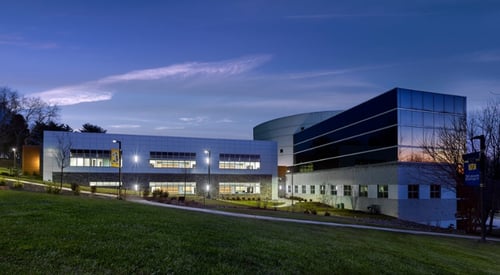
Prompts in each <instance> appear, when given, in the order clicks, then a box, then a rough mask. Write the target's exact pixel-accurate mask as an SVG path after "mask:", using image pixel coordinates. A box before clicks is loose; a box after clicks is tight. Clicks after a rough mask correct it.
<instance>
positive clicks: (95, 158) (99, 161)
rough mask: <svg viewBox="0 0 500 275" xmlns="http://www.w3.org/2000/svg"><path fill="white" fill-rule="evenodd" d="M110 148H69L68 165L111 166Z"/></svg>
mask: <svg viewBox="0 0 500 275" xmlns="http://www.w3.org/2000/svg"><path fill="white" fill-rule="evenodd" d="M110 157H111V151H110V150H87V149H71V150H70V157H69V165H70V166H74V167H111V162H110Z"/></svg>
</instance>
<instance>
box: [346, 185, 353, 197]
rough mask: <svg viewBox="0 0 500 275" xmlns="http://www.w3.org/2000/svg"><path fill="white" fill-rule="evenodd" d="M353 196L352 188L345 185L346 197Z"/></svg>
mask: <svg viewBox="0 0 500 275" xmlns="http://www.w3.org/2000/svg"><path fill="white" fill-rule="evenodd" d="M351 195H352V187H351V186H350V185H344V196H351Z"/></svg>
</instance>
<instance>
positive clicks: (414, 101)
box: [411, 92, 422, 109]
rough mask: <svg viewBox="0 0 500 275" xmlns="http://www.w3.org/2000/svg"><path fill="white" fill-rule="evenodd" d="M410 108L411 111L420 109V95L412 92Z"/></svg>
mask: <svg viewBox="0 0 500 275" xmlns="http://www.w3.org/2000/svg"><path fill="white" fill-rule="evenodd" d="M411 106H412V108H413V109H422V93H421V92H412V93H411Z"/></svg>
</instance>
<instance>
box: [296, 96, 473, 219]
mask: <svg viewBox="0 0 500 275" xmlns="http://www.w3.org/2000/svg"><path fill="white" fill-rule="evenodd" d="M465 115H466V98H465V97H462V96H454V95H445V94H437V93H429V92H422V91H414V90H408V89H401V88H395V89H392V90H390V91H388V92H386V93H384V94H382V95H379V96H377V97H375V98H373V99H371V100H368V101H366V102H364V103H361V104H360V105H358V106H355V107H353V108H351V109H349V110H346V111H344V112H342V113H339V114H337V115H335V116H333V117H331V118H329V119H326V120H324V121H322V122H319V123H317V124H316V125H314V126H311V127H309V128H307V129H304V130H303V131H300V132H298V133H296V134H294V136H293V142H294V164H293V165H292V166H291V167H290V173H288V174H287V179H286V184H287V189H286V193H287V195H288V196H297V197H302V198H305V199H312V200H314V201H321V202H324V203H328V204H330V205H334V206H337V207H345V208H349V209H355V210H362V211H367V209H368V208H369V207H371V209H373V208H376V209H378V210H379V211H380V212H381V213H383V214H386V215H390V216H394V217H398V218H401V219H404V220H410V221H415V222H419V223H425V224H433V225H438V226H449V225H450V224H451V225H455V224H456V221H455V213H456V195H455V193H454V190H453V188H449V186H451V185H450V184H453V183H449V182H437V181H436V180H435V179H436V178H446V175H443V177H432V179H431V177H426V176H424V175H428V174H429V173H428V172H429V171H430V170H431V169H434V170H433V171H434V172H435V173H444V171H441V170H438V169H435V165H433V163H432V162H431V161H430V159H429V158H428V157H427V156H426V155H425V154H424V152H423V150H422V145H423V142H424V140H426V139H433V138H435V137H436V135H437V134H438V133H439V131H440V130H441V129H443V127H449V126H450V125H451V124H452V123H453V121H455V120H456V119H460V118H464V117H465ZM424 170H425V172H426V173H424ZM434 172H433V173H434ZM451 180H452V179H451V178H450V181H451Z"/></svg>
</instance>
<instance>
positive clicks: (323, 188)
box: [319, 185, 326, 195]
mask: <svg viewBox="0 0 500 275" xmlns="http://www.w3.org/2000/svg"><path fill="white" fill-rule="evenodd" d="M319 193H320V194H321V195H324V194H326V185H320V186H319Z"/></svg>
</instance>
